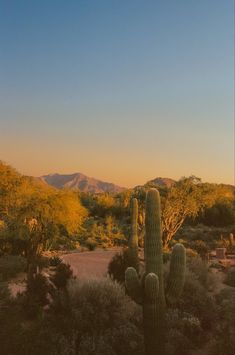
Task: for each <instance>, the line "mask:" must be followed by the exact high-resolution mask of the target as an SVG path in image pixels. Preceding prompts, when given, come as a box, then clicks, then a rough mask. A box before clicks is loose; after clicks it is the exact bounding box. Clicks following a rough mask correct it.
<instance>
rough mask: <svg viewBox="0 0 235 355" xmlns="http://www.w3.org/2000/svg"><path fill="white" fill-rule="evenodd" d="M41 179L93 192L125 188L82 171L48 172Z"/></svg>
mask: <svg viewBox="0 0 235 355" xmlns="http://www.w3.org/2000/svg"><path fill="white" fill-rule="evenodd" d="M40 179H41V180H42V181H44V182H46V183H47V184H49V185H51V186H53V187H56V188H57V189H63V188H67V189H70V190H75V191H76V190H78V191H83V192H91V193H104V192H111V193H118V192H121V191H123V190H125V188H123V187H120V186H118V185H115V184H112V183H110V182H104V181H101V180H98V179H95V178H93V177H88V176H86V175H84V174H82V173H74V174H58V173H55V174H48V175H44V176H41V177H40Z"/></svg>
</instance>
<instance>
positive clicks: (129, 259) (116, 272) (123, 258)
mask: <svg viewBox="0 0 235 355" xmlns="http://www.w3.org/2000/svg"><path fill="white" fill-rule="evenodd" d="M129 266H132V267H134V268H135V269H136V270H137V272H138V271H139V259H138V257H136V256H135V255H134V254H133V253H130V251H129V249H123V250H122V251H121V252H119V253H116V254H115V255H114V256H113V258H112V259H111V261H110V263H109V265H108V274H109V276H110V277H111V278H112V279H113V280H116V281H118V282H120V283H124V282H125V271H126V269H127V268H128V267H129Z"/></svg>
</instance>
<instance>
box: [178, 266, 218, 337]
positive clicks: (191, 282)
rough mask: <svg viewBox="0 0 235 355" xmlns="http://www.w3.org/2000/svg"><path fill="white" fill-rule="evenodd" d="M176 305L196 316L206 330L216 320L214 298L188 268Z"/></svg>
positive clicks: (210, 327)
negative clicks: (181, 292)
mask: <svg viewBox="0 0 235 355" xmlns="http://www.w3.org/2000/svg"><path fill="white" fill-rule="evenodd" d="M177 307H178V308H179V309H180V310H181V311H184V312H187V313H190V314H192V315H193V316H194V317H196V318H198V319H199V320H200V322H201V326H202V328H203V329H204V330H206V331H209V330H210V329H212V327H213V326H214V324H215V322H216V308H215V301H214V298H213V297H212V296H210V295H209V294H208V290H207V288H206V287H205V286H203V285H202V284H201V282H200V278H199V277H198V276H197V275H195V274H194V273H193V272H192V271H190V270H187V271H186V277H185V285H184V290H183V294H182V296H181V298H180V300H179V301H178V303H177Z"/></svg>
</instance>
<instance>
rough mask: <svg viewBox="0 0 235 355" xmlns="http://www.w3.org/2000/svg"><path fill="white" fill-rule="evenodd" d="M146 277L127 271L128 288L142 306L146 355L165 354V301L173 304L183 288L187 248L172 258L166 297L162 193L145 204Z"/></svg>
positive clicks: (175, 250)
mask: <svg viewBox="0 0 235 355" xmlns="http://www.w3.org/2000/svg"><path fill="white" fill-rule="evenodd" d="M145 227H146V235H145V273H144V275H143V279H142V282H141V281H140V280H139V278H138V275H137V272H136V270H135V269H134V268H132V267H129V268H128V269H127V270H126V275H125V277H126V288H127V292H128V294H129V295H130V296H131V297H132V299H133V300H134V301H135V302H137V303H139V304H142V305H143V319H144V340H145V349H146V355H164V354H165V312H166V300H167V303H168V304H172V303H174V302H175V301H176V300H177V298H178V297H179V296H180V294H181V293H182V290H183V285H184V274H185V262H186V259H185V248H184V246H183V245H181V244H176V245H175V247H174V248H173V252H172V257H171V266H170V273H169V277H168V282H167V294H166V297H165V293H164V280H163V255H162V229H161V205H160V196H159V192H158V191H157V190H156V189H150V190H149V191H148V194H147V200H146V221H145Z"/></svg>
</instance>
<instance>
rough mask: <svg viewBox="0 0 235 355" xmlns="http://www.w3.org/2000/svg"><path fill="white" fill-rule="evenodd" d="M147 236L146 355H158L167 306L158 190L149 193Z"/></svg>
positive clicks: (161, 345) (161, 343)
mask: <svg viewBox="0 0 235 355" xmlns="http://www.w3.org/2000/svg"><path fill="white" fill-rule="evenodd" d="M145 233H146V234H145V270H146V275H147V276H146V278H145V293H144V303H143V307H144V337H145V348H146V353H147V355H156V354H157V353H158V354H161V355H162V354H164V344H165V341H164V334H165V332H164V328H165V308H166V304H165V295H164V282H163V256H162V230H161V204H160V196H159V193H158V191H157V190H156V189H151V190H149V192H148V194H147V199H146V220H145ZM147 286H148V287H147ZM150 292H151V293H152V294H151V295H150ZM156 350H157V353H156Z"/></svg>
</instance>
